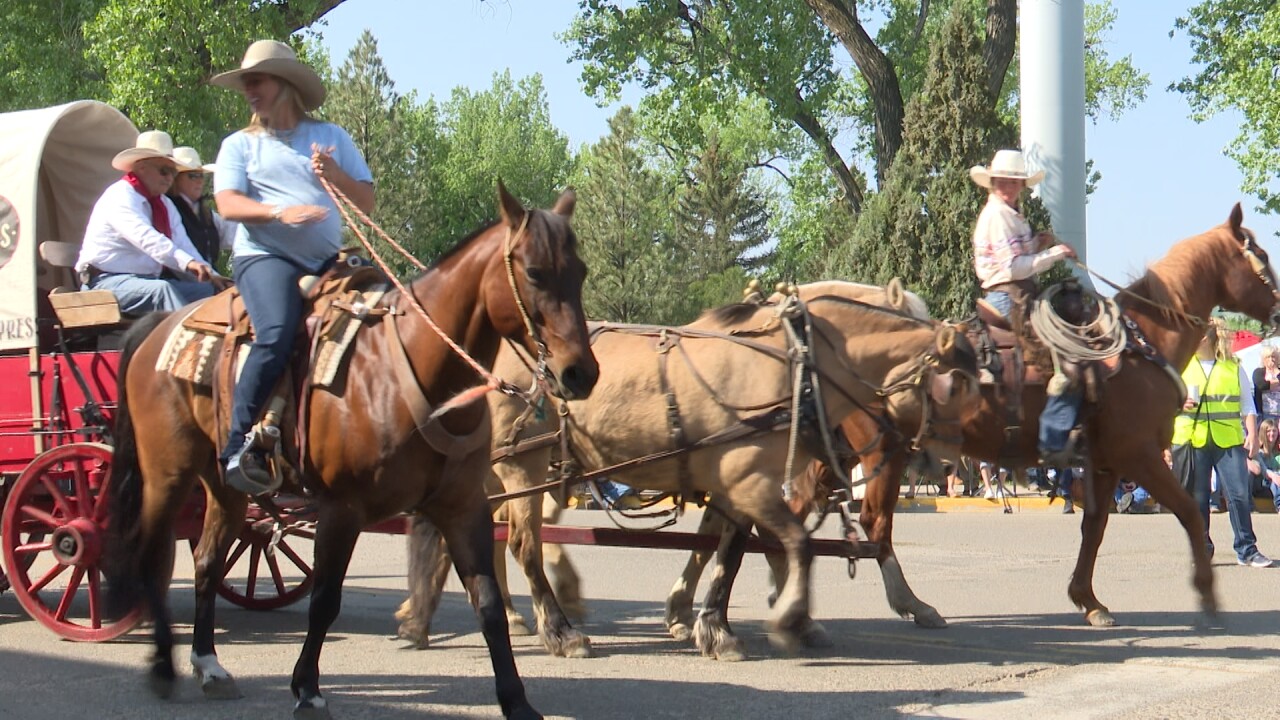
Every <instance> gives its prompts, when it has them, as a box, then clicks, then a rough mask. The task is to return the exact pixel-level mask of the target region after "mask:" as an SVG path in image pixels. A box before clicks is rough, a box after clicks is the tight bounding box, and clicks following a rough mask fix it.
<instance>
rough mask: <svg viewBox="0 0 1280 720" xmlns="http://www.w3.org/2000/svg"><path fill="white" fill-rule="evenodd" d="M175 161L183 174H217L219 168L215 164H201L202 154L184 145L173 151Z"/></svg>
mask: <svg viewBox="0 0 1280 720" xmlns="http://www.w3.org/2000/svg"><path fill="white" fill-rule="evenodd" d="M173 161H174V162H176V163H178V165H179V167H180V168H181V170H182V172H200V171H204V172H208V173H211V172H217V170H218V166H217V165H214V164H213V163H202V162H200V153H199V152H197V151H196V149H195V148H193V147H188V146H186V145H183V146H182V147H176V148H174V149H173Z"/></svg>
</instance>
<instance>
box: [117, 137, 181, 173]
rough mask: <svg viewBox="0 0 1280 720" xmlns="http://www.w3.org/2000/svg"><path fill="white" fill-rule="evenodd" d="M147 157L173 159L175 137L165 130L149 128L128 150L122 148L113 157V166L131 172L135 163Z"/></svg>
mask: <svg viewBox="0 0 1280 720" xmlns="http://www.w3.org/2000/svg"><path fill="white" fill-rule="evenodd" d="M147 158H164V159H165V160H173V138H171V137H169V133H167V132H164V131H163V130H148V131H146V132H144V133H140V134H139V135H138V140H137V141H136V142H135V143H134V145H133V147H131V148H129V149H128V150H121V151H120V152H119V153H117V154H116V156H115V157H114V158H112V159H111V167H113V168H115V169H117V170H119V171H121V172H131V171H132V170H133V164H134V163H136V162H138V161H139V160H146V159H147Z"/></svg>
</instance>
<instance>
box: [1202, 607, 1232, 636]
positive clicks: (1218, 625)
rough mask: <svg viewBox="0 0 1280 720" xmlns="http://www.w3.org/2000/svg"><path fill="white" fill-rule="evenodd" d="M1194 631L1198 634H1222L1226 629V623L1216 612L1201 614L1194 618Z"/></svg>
mask: <svg viewBox="0 0 1280 720" xmlns="http://www.w3.org/2000/svg"><path fill="white" fill-rule="evenodd" d="M1195 629H1196V632H1199V633H1211V632H1222V631H1224V630H1226V629H1227V623H1226V621H1225V620H1224V619H1223V617H1222V616H1221V615H1219V614H1218V613H1216V612H1212V613H1208V612H1207V613H1201V614H1199V615H1197V616H1196V620H1195Z"/></svg>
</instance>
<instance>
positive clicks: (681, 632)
mask: <svg viewBox="0 0 1280 720" xmlns="http://www.w3.org/2000/svg"><path fill="white" fill-rule="evenodd" d="M667 632H669V633H671V637H673V638H675V639H676V640H679V641H680V642H688V640H689V638H691V637H693V628H691V627H689V625H688V624H686V623H683V622H674V623H671V624H670V625H668V626H667Z"/></svg>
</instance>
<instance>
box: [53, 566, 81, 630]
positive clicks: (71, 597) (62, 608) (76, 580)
mask: <svg viewBox="0 0 1280 720" xmlns="http://www.w3.org/2000/svg"><path fill="white" fill-rule="evenodd" d="M83 578H84V568H82V567H77V568H76V569H75V571H74V572H72V573H71V579H70V580H69V581H68V582H67V589H66V590H64V591H62V601H61V602H59V603H58V610H57V612H55V613H54V614H53V616H54V618H56V619H57V620H58V622H66V621H67V613H68V612H70V611H71V603H72V602H74V601H75V599H76V591H77V590H79V589H80V580H81V579H83Z"/></svg>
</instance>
